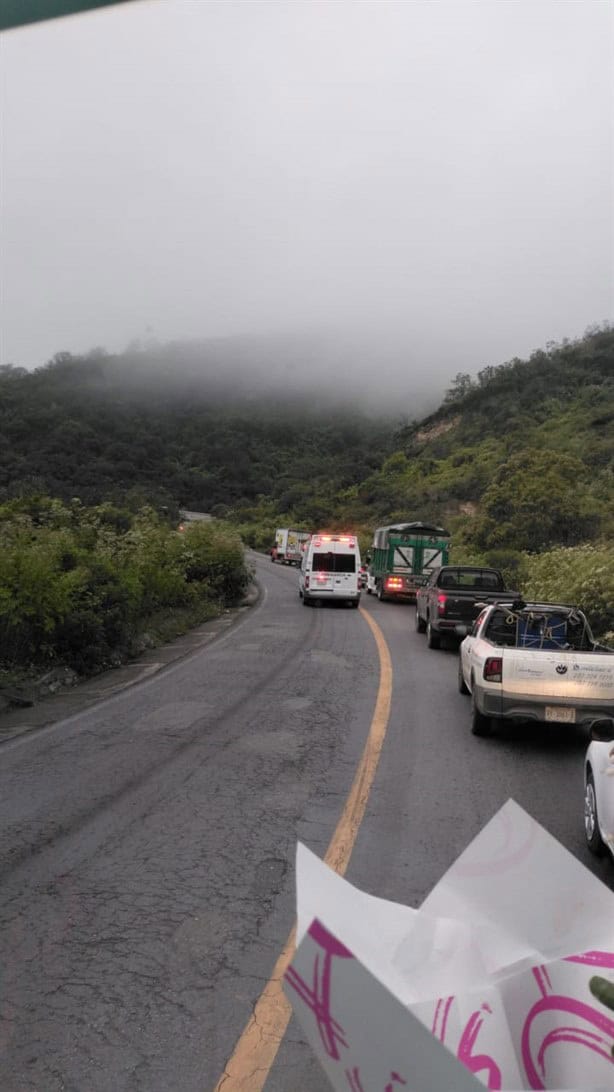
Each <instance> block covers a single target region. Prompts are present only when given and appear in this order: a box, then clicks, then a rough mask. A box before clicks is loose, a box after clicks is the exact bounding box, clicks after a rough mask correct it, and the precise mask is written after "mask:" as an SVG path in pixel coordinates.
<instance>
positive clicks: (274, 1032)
mask: <svg viewBox="0 0 614 1092" xmlns="http://www.w3.org/2000/svg"><path fill="white" fill-rule="evenodd" d="M360 613H361V615H362V617H363V618H364V620H365V621H366V622H367V624H368V625H369V627H370V629H371V632H372V634H373V638H374V640H375V644H376V646H377V652H378V657H379V686H378V691H377V699H376V702H375V709H374V711H373V718H372V720H371V726H370V728H369V734H368V736H367V741H366V743H365V746H364V749H363V752H362V755H361V757H360V762H359V764H358V767H357V770H356V774H355V777H354V781H353V783H352V787H351V789H350V792H349V794H348V797H347V799H346V802H345V804H344V807H343V811H342V813H341V816H340V819H339V822H338V823H337V826H336V828H335V832H334V834H333V836H332V838H331V841H330V844H329V846H328V849H327V851H326V855H325V857H324V860H325V861H326V863H327V864H328V865H329V866H330V867H331V868H333V869H334V870H335V872H338V873H340V874H341V875H343V874H344V873H345V871H346V869H347V866H348V864H349V861H350V857H351V854H352V849H353V848H354V843H355V841H356V836H357V834H358V830H359V828H360V824H361V822H362V819H363V816H364V814H365V809H366V807H367V803H368V800H369V793H370V791H371V787H372V785H373V781H374V778H375V774H376V771H377V765H378V762H379V758H380V755H381V753H382V747H383V745H384V740H385V738H386V729H387V726H388V719H389V716H390V703H391V699H392V660H391V657H390V652H389V649H388V645H387V644H386V641H385V639H384V635H383V633H382V631H381V629H380V627H379V626H378V624H377V622H375V621H374V620H373V618H372V617H371V615H369V614H368V613H367V612H366V611H364V610H362V609H361V612H360ZM294 947H295V929H293V930H292V932H291V934H290V936H289V937H288V940H287V941H286V943H285V945H284V948H283V951H282V952H281V955H280V956H279V958H278V960H277V962H276V964H275V966H274V968H273V972H272V974H271V977H270V978H269V981H268V982H267V984H266V986H265V987H264V989H263V991H262V993H261V994H260V997H259V998H258V1001H257V1002H256V1004H255V1006H254V1011H253V1013H252V1015H251V1017H250V1019H249V1020H248V1022H247V1024H246V1026H245V1029H244V1031H243V1033H242V1034H241V1037H240V1038H239V1040H238V1042H237V1044H236V1046H235V1049H234V1051H233V1053H232V1055H231V1057H230V1058H229V1060H228V1062H227V1064H226V1068H225V1070H224V1073H223V1075H222V1076H221V1077H220V1079H219V1081H218V1082H217V1084H216V1086H215V1092H222V1090H223V1092H261V1089H262V1088H263V1086H264V1083H265V1081H266V1079H267V1076H268V1074H269V1071H270V1069H271V1066H272V1065H273V1062H274V1061H275V1057H276V1054H277V1051H278V1050H279V1047H280V1045H281V1042H282V1039H283V1037H284V1035H285V1032H286V1028H287V1026H288V1022H289V1020H290V1016H291V1008H290V1004H289V1002H288V1001H287V1000H286V997H285V995H284V993H283V989H282V983H283V978H284V974H285V972H286V970H287V967H288V964H289V963H290V960H291V959H292V955H293V953H294Z"/></svg>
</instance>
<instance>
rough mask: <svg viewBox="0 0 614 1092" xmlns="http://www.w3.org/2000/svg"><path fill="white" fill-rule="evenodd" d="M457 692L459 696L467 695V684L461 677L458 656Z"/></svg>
mask: <svg viewBox="0 0 614 1092" xmlns="http://www.w3.org/2000/svg"><path fill="white" fill-rule="evenodd" d="M458 692H459V694H468V693H469V687H468V686H467V683H466V682H465V677H464V675H463V661H462V660H461V658H460V656H459V657H458Z"/></svg>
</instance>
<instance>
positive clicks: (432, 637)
mask: <svg viewBox="0 0 614 1092" xmlns="http://www.w3.org/2000/svg"><path fill="white" fill-rule="evenodd" d="M426 643H427V645H428V647H429V648H439V643H440V638H439V634H438V633H436V632H435V630H434V629H433V627H432V625H431V619H430V618H429V620H428V622H427V623H426Z"/></svg>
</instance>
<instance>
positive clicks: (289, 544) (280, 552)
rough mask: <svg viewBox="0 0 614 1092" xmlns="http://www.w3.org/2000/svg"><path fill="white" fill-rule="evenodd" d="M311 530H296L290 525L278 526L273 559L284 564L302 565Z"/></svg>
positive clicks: (272, 550)
mask: <svg viewBox="0 0 614 1092" xmlns="http://www.w3.org/2000/svg"><path fill="white" fill-rule="evenodd" d="M310 538H311V531H295V530H292V529H291V528H288V527H278V528H277V530H276V532H275V545H274V546H273V548H272V549H271V551H270V553H271V561H281V562H283V564H284V565H300V563H301V561H302V560H303V554H304V552H305V549H306V547H307V543H308V542H309V539H310Z"/></svg>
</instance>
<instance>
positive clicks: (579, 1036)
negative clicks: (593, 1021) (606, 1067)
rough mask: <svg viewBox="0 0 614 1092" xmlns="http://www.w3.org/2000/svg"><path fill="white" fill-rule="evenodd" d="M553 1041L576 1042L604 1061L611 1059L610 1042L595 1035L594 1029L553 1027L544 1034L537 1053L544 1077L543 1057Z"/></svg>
mask: <svg viewBox="0 0 614 1092" xmlns="http://www.w3.org/2000/svg"><path fill="white" fill-rule="evenodd" d="M553 1043H578V1044H579V1045H580V1046H585V1047H587V1048H588V1050H593V1051H594V1052H595V1054H599V1055H601V1057H602V1058H605V1059H606V1061H608V1062H611V1061H612V1055H611V1046H610V1042H609V1040H607V1039H604V1038H603V1037H602V1036H601V1035H596V1034H595V1032H594V1031H587V1030H586V1029H582V1028H555V1029H554V1031H551V1032H550V1034H549V1035H546V1038H545V1039H544V1041H543V1043H542V1045H541V1047H540V1049H539V1053H538V1055H537V1060H538V1062H539V1065H540V1067H541V1071H542V1073H543V1075H544V1078H545V1075H546V1064H545V1062H544V1057H545V1054H546V1051H547V1049H548V1047H549V1046H551V1045H552V1044H553Z"/></svg>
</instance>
